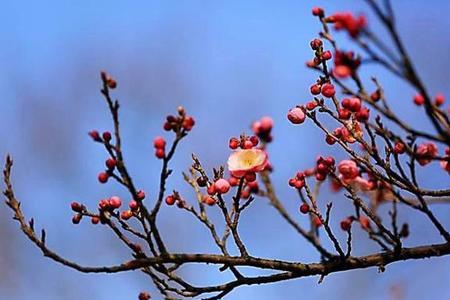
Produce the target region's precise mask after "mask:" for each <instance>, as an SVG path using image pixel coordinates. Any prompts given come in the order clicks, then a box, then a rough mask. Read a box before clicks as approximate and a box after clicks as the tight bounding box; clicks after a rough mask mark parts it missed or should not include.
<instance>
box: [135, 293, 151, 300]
mask: <svg viewBox="0 0 450 300" xmlns="http://www.w3.org/2000/svg"><path fill="white" fill-rule="evenodd" d="M150 298H151V297H150V294H149V293H147V292H141V293H139V296H138V299H139V300H150Z"/></svg>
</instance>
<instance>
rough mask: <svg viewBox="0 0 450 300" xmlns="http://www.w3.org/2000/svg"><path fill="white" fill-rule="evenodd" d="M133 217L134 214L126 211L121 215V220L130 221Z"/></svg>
mask: <svg viewBox="0 0 450 300" xmlns="http://www.w3.org/2000/svg"><path fill="white" fill-rule="evenodd" d="M132 216H133V212H132V211H131V210H124V211H123V212H122V213H121V214H120V218H121V219H122V220H125V221H126V220H129V219H130V218H131V217H132Z"/></svg>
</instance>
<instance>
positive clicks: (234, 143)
mask: <svg viewBox="0 0 450 300" xmlns="http://www.w3.org/2000/svg"><path fill="white" fill-rule="evenodd" d="M240 143H241V142H240V141H239V140H238V139H237V138H235V137H233V138H231V139H230V141H229V143H228V147H230V149H232V150H235V149H237V148H238V147H239V145H240Z"/></svg>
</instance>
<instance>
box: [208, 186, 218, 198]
mask: <svg viewBox="0 0 450 300" xmlns="http://www.w3.org/2000/svg"><path fill="white" fill-rule="evenodd" d="M206 191H207V192H208V194H209V195H211V196H212V195H214V194H215V193H216V187H215V185H214V184H211V185H210V186H208V188H207V189H206Z"/></svg>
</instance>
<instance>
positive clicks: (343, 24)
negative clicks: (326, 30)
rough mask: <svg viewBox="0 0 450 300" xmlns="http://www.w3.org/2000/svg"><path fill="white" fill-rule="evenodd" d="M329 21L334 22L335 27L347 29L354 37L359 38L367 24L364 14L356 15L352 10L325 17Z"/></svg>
mask: <svg viewBox="0 0 450 300" xmlns="http://www.w3.org/2000/svg"><path fill="white" fill-rule="evenodd" d="M325 21H326V22H328V23H333V24H334V29H336V30H345V31H347V32H348V34H349V35H350V36H351V37H352V38H357V37H358V36H359V35H360V33H361V31H362V30H363V29H364V28H365V27H366V26H367V20H366V18H365V17H364V16H358V17H356V16H354V15H353V14H352V13H350V12H342V13H335V14H333V15H331V16H329V17H327V18H326V19H325Z"/></svg>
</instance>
